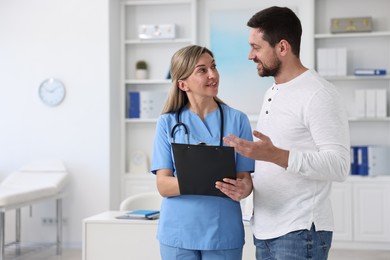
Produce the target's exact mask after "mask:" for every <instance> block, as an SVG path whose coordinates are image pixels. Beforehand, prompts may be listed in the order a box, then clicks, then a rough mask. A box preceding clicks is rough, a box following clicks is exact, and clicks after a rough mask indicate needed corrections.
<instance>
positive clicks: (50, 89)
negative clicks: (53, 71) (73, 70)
mask: <svg viewBox="0 0 390 260" xmlns="http://www.w3.org/2000/svg"><path fill="white" fill-rule="evenodd" d="M39 97H40V99H41V100H42V102H43V103H45V104H46V105H48V106H51V107H54V106H58V105H59V104H61V102H62V101H63V100H64V98H65V85H64V84H63V83H62V82H61V81H60V80H58V79H54V78H49V79H47V80H45V81H43V82H42V83H41V85H40V86H39Z"/></svg>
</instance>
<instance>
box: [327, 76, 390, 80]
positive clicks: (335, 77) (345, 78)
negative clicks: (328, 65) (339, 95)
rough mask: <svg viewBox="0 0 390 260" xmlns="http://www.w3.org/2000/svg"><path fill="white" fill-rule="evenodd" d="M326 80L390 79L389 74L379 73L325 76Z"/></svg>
mask: <svg viewBox="0 0 390 260" xmlns="http://www.w3.org/2000/svg"><path fill="white" fill-rule="evenodd" d="M323 77H324V78H325V79H326V80H332V81H354V80H390V76H389V75H378V76H355V75H348V76H323Z"/></svg>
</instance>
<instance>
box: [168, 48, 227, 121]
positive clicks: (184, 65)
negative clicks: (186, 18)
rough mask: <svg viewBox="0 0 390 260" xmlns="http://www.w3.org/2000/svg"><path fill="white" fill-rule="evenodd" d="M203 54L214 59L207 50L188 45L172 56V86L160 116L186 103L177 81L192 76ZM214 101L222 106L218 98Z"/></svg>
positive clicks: (184, 94) (185, 96) (185, 95)
mask: <svg viewBox="0 0 390 260" xmlns="http://www.w3.org/2000/svg"><path fill="white" fill-rule="evenodd" d="M203 53H208V54H210V56H211V57H214V55H213V53H212V52H211V51H210V50H209V49H207V48H206V47H201V46H198V45H190V46H187V47H184V48H181V49H180V50H178V51H177V52H176V53H175V54H173V56H172V59H171V68H170V75H171V78H172V85H171V88H170V90H169V93H168V97H167V100H166V102H165V104H164V108H163V110H162V112H161V114H165V113H170V112H176V111H178V110H179V109H180V108H181V107H183V106H185V105H186V104H187V103H188V97H187V94H186V92H184V91H182V90H181V89H180V88H179V87H178V81H179V80H185V79H187V78H188V77H189V76H190V75H191V74H192V72H193V71H194V69H195V66H196V63H197V62H198V60H199V58H200V56H201V55H202V54H203ZM214 99H215V100H216V101H217V102H219V103H222V104H224V102H222V100H220V99H219V98H218V97H215V98H214Z"/></svg>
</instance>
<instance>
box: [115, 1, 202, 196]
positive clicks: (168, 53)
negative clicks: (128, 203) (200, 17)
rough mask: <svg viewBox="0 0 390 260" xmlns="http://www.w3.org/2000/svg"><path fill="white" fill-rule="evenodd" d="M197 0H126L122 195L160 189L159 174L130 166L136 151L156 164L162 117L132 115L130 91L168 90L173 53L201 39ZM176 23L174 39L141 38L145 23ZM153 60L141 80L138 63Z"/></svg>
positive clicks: (123, 13) (123, 18) (123, 7)
mask: <svg viewBox="0 0 390 260" xmlns="http://www.w3.org/2000/svg"><path fill="white" fill-rule="evenodd" d="M196 14H197V5H196V0H142V1H140V0H138V1H124V2H122V3H121V26H122V27H121V57H122V61H121V68H122V71H121V78H122V80H121V81H122V83H121V86H120V87H121V88H122V97H121V111H122V116H121V118H122V119H123V120H122V136H121V137H122V138H121V140H122V147H121V150H122V151H121V155H122V158H121V172H122V178H123V181H122V187H121V188H122V192H121V194H122V199H124V198H125V197H127V196H129V195H132V194H135V193H139V192H143V191H150V190H152V189H155V186H156V185H155V183H154V176H152V175H151V174H148V172H137V171H131V170H130V166H129V165H130V161H131V160H132V159H135V160H137V158H135V157H133V156H132V154H133V152H134V151H138V152H140V153H141V154H144V155H146V159H147V165H148V167H147V168H149V167H150V160H151V156H152V148H153V137H154V131H155V124H156V121H157V118H142V119H138V118H137V119H135V118H131V119H130V118H129V112H128V110H129V98H128V92H129V91H144V90H148V91H161V90H163V91H168V89H169V87H170V84H171V81H170V80H169V79H167V76H168V73H169V65H170V60H171V57H172V55H173V54H174V52H175V51H177V50H178V49H180V48H182V47H184V46H187V45H190V44H195V43H196V42H197V35H196V33H197V22H196V20H197V15H196ZM142 24H148V25H151V24H152V25H160V24H175V26H176V27H175V28H176V36H175V38H174V39H147V40H146V39H140V38H139V37H138V28H139V25H142ZM138 60H144V61H146V63H147V64H148V79H145V80H138V79H135V64H136V62H137V61H138Z"/></svg>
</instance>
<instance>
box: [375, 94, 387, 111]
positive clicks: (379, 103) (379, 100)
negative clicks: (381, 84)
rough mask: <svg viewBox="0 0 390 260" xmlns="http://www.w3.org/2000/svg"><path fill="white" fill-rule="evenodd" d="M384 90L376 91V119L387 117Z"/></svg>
mask: <svg viewBox="0 0 390 260" xmlns="http://www.w3.org/2000/svg"><path fill="white" fill-rule="evenodd" d="M386 92H387V91H386V89H377V90H376V98H375V101H376V117H387V93H386Z"/></svg>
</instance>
